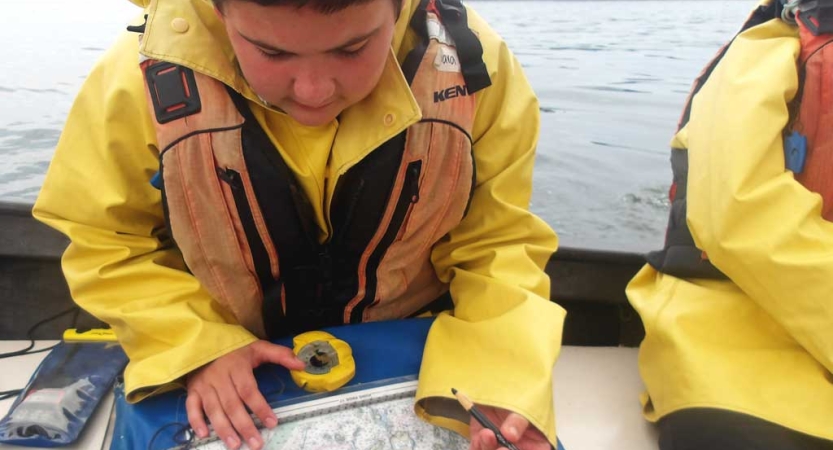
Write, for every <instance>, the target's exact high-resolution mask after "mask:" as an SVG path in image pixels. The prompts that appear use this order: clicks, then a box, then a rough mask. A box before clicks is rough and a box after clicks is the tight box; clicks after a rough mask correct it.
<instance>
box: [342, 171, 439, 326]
mask: <svg viewBox="0 0 833 450" xmlns="http://www.w3.org/2000/svg"><path fill="white" fill-rule="evenodd" d="M421 173H422V160H417V161H412V162H410V163H408V167H407V168H406V169H405V181H404V183H403V184H402V192H401V193H400V194H399V198H398V199H397V200H396V206H395V207H394V209H393V217H391V220H390V224H389V225H388V228H387V230H385V234H384V236H382V239H381V241H380V242H379V245H377V246H376V248H375V249H374V250H373V253H372V254H371V255H370V258H369V260H368V262H367V270H366V272H365V273H366V276H367V278H368V281H367V289H366V291H365V297H364V298H363V299H362V300H361V301H359V302H358V303H357V304H356V306H355V307H354V308H353V310H352V311H351V312H350V322H351V323H358V322H361V321H362V315H363V313H364V309H365V308H367V307H368V306H369V305H370V304H372V303H373V301H375V299H376V285H377V280H376V269H377V268H378V267H379V264H380V263H381V261H382V257H383V256H384V255H385V252H387V250H388V248H389V247H390V245H391V244H392V243H393V241H394V240H395V239H396V236H397V235H398V234H399V230H400V228H402V225H403V223H404V222H405V217H406V216H407V213H408V211H409V210H410V209H411V206H412V205H413V204H415V203H417V202H419V176H420V174H421Z"/></svg>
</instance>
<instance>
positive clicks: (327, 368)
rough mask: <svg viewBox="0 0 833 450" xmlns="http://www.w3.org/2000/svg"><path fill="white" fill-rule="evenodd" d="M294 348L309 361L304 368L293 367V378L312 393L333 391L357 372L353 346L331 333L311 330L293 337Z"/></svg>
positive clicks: (302, 358) (297, 353) (296, 352)
mask: <svg viewBox="0 0 833 450" xmlns="http://www.w3.org/2000/svg"><path fill="white" fill-rule="evenodd" d="M292 345H293V348H292V351H293V352H294V353H295V355H296V356H298V358H299V359H300V360H301V361H303V362H304V363H306V368H304V370H291V371H290V374H291V375H292V380H293V381H295V384H297V385H298V386H299V387H300V388H302V389H304V390H305V391H309V392H325V391H334V390H336V389H338V388H340V387H342V386H344V385H345V384H347V382H348V381H350V380H351V379H352V378H353V376H354V375H355V374H356V361H355V360H354V359H353V349H351V348H350V345H348V344H347V343H346V342H344V341H342V340H340V339H336V337H335V336H333V335H332V334H330V333H325V332H323V331H309V332H306V333H302V334H299V335H298V336H295V338H294V339H292Z"/></svg>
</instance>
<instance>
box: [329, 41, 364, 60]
mask: <svg viewBox="0 0 833 450" xmlns="http://www.w3.org/2000/svg"><path fill="white" fill-rule="evenodd" d="M365 47H367V42H363V43H362V44H360V45H354V46H352V47H346V48H341V49H338V50H336V54H337V55H339V56H343V57H345V58H355V57H357V56H359V55H361V53H362V51H364V49H365Z"/></svg>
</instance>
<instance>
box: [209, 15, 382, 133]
mask: <svg viewBox="0 0 833 450" xmlns="http://www.w3.org/2000/svg"><path fill="white" fill-rule="evenodd" d="M218 14H219V16H220V18H221V20H222V21H223V23H224V25H225V27H226V32H227V33H228V35H229V39H230V40H231V45H232V47H233V48H234V53H235V55H236V56H237V61H238V63H239V64H240V68H241V70H242V71H243V76H245V77H246V80H247V81H248V82H249V85H250V86H251V87H252V89H253V90H254V91H255V92H256V93H257V94H258V95H260V97H261V98H263V99H264V100H265V101H267V102H269V103H270V104H272V105H275V106H276V107H278V108H280V109H281V110H283V111H284V112H286V113H287V114H289V115H290V116H291V117H292V118H293V119H295V120H296V121H298V122H299V123H301V124H304V125H308V126H317V125H323V124H326V123H329V122H330V121H331V120H333V119H334V118H335V117H336V116H338V114H340V113H341V112H342V111H343V110H345V109H347V108H348V107H349V106H351V105H353V104H355V103H357V102H359V101H360V100H362V99H363V98H365V97H366V96H367V95H368V94H369V93H370V92H371V91H372V90H373V88H374V87H375V86H376V83H377V82H378V81H379V77H380V76H381V74H382V69H383V68H384V66H385V61H386V59H387V57H388V54H389V52H390V45H391V39H392V38H393V30H394V22H395V20H394V18H395V16H396V14H394V11H393V2H392V1H391V0H370V1H368V2H366V3H363V4H358V5H353V6H349V7H347V8H346V9H344V10H341V11H338V12H335V13H331V14H323V13H320V12H318V11H315V10H314V9H312V8H309V7H304V8H301V9H297V8H295V7H293V6H260V5H258V4H256V3H253V2H248V1H229V2H225V3H224V4H223V10H222V12H220V11H218Z"/></svg>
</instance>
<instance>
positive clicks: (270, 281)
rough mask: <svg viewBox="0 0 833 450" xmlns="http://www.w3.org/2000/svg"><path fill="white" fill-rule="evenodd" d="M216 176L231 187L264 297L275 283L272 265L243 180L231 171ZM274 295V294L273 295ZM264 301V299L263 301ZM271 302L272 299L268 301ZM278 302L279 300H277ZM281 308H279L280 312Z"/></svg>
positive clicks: (218, 171)
mask: <svg viewBox="0 0 833 450" xmlns="http://www.w3.org/2000/svg"><path fill="white" fill-rule="evenodd" d="M217 176H218V177H219V178H220V180H222V181H223V182H225V183H226V184H228V185H229V186H230V187H231V193H232V196H233V197H234V204H235V207H236V208H237V215H238V216H239V217H240V222H241V224H242V225H243V231H244V232H245V234H246V237H247V241H248V243H249V248H250V249H251V252H252V259H253V260H254V264H255V272H256V273H257V277H258V278H259V279H260V283H261V285H262V286H263V290H264V297H265V296H266V295H267V291H271V290H272V288H273V285H274V284H275V283H276V282H277V280H275V279H274V278H273V277H272V265H271V262H270V260H269V254H268V253H267V251H266V246H265V245H264V244H263V241H262V240H261V239H260V233H259V232H258V229H257V225H256V224H255V219H254V214H252V207H251V205H249V199H248V197H246V188H245V186H244V185H243V179H242V177H241V176H240V173H239V172H237V171H236V170H233V169H222V168H219V167H218V168H217ZM273 295H274V294H273ZM264 300H265V299H264ZM269 300H273V299H269ZM278 300H279V301H280V298H278ZM282 310H283V308H282V307H281V311H282Z"/></svg>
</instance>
